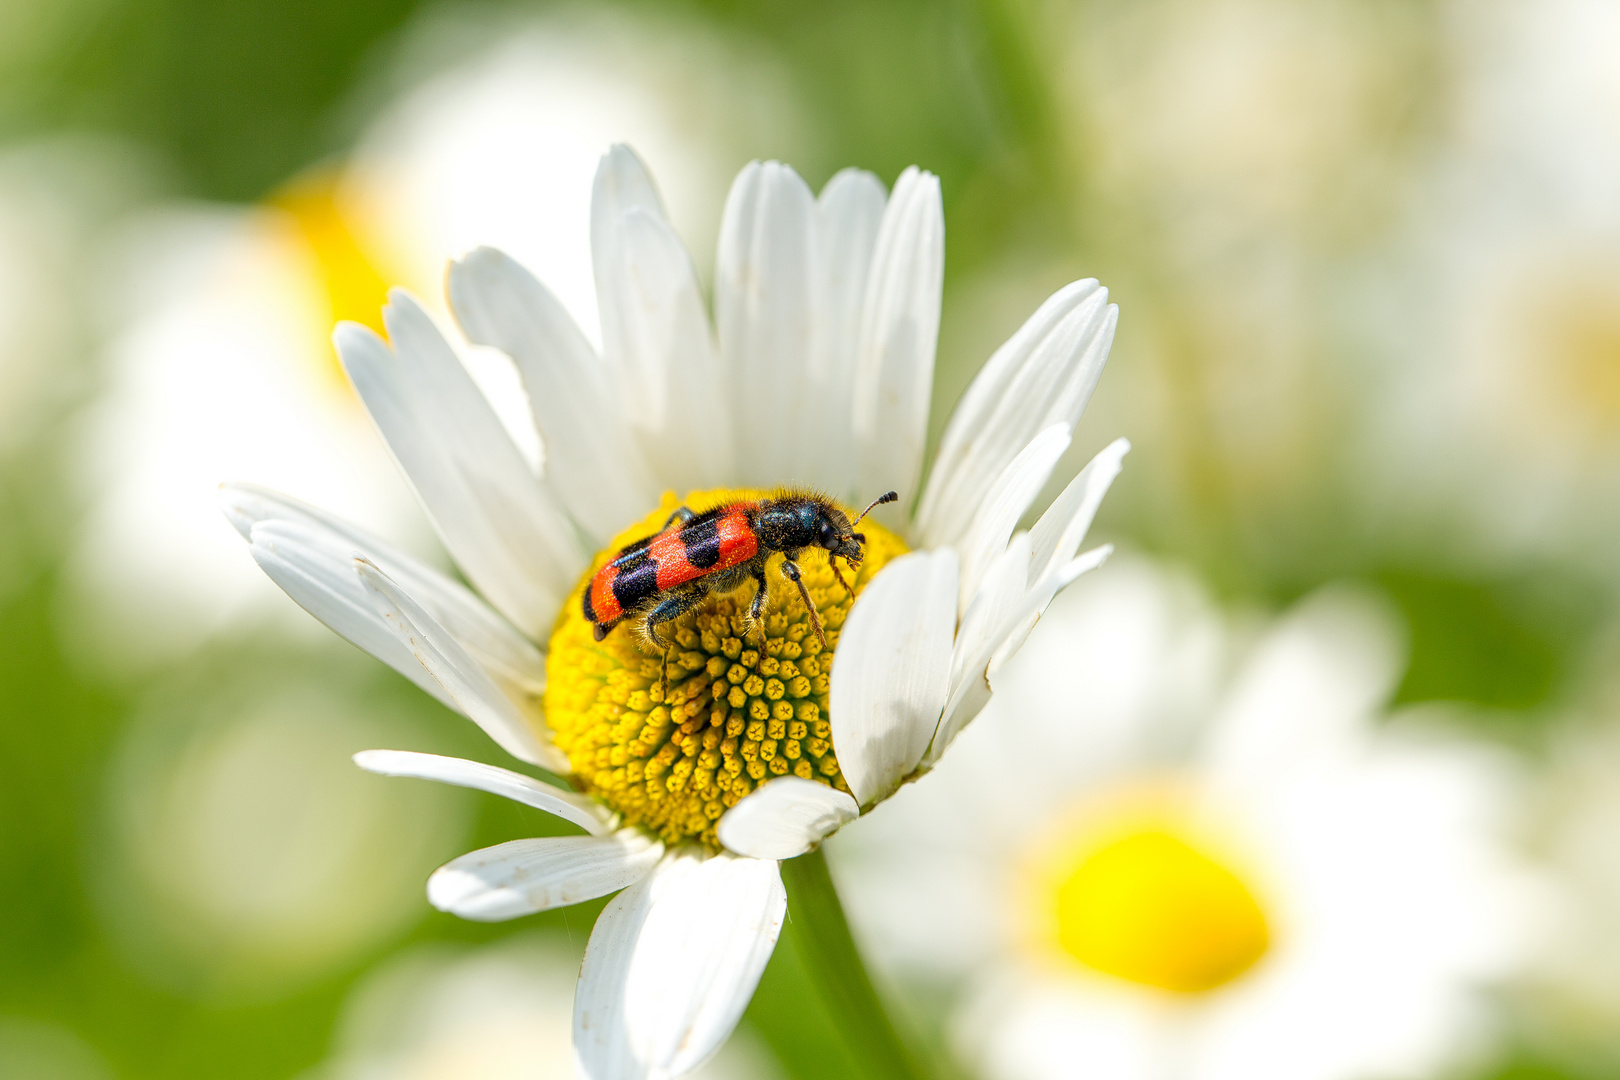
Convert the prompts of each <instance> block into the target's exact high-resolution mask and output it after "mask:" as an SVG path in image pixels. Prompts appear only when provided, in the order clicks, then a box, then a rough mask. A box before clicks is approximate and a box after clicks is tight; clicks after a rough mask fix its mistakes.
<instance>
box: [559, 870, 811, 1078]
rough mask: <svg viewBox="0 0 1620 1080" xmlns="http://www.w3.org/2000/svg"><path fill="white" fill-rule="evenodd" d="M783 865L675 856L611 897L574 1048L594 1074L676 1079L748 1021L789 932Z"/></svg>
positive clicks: (595, 933) (585, 976) (586, 972)
mask: <svg viewBox="0 0 1620 1080" xmlns="http://www.w3.org/2000/svg"><path fill="white" fill-rule="evenodd" d="M786 907H787V895H786V893H785V891H784V890H783V888H782V877H781V874H780V873H779V872H778V870H777V866H776V863H774V862H771V861H767V860H758V859H739V858H733V857H731V856H728V855H720V856H716V857H713V858H705V857H703V856H701V855H696V854H692V853H681V854H678V855H674V856H669V857H666V858H665V860H664V861H663V862H662V863H661V864H659V866H658V868H657V869H656V870H654V871H653V872H652V874H651V875H649V876H648V877H646V878H644V879H642V880H641V881H640V882H638V883H636V884H635V885H632V886H631V887H630V888H628V889H626V890H625V891H624V892H622V893H620V894H619V895H618V896H616V897H614V898H613V900H612V901H611V902H610V903H609V904H608V906H607V908H606V909H605V910H604V911H603V912H602V914H601V915H600V916H599V917H598V918H597V920H596V928H595V929H594V930H592V931H591V941H590V944H589V945H588V946H587V947H586V949H585V961H584V963H583V965H582V966H581V969H580V973H579V988H578V990H577V991H576V992H575V994H574V1052H575V1055H576V1057H577V1059H578V1062H579V1065H580V1068H581V1071H582V1072H583V1073H584V1074H585V1076H587V1077H589V1078H590V1080H644V1078H657V1080H665V1078H672V1077H677V1076H680V1075H682V1074H683V1073H686V1072H688V1071H690V1070H692V1069H694V1068H696V1067H697V1066H699V1065H701V1064H702V1063H703V1062H704V1061H705V1060H707V1059H708V1058H709V1057H710V1056H711V1055H713V1054H714V1052H715V1051H716V1050H718V1049H719V1048H720V1046H721V1044H722V1043H724V1042H725V1040H726V1038H727V1036H729V1035H730V1034H731V1032H732V1029H733V1028H735V1027H736V1026H737V1021H738V1019H740V1018H741V1016H742V1012H743V1009H744V1008H745V1007H746V1006H747V1004H748V1000H749V998H751V997H753V994H754V988H755V987H756V986H757V985H759V977H760V975H761V974H763V973H764V971H765V963H766V961H767V960H769V959H770V956H771V951H772V950H773V949H774V948H775V947H776V938H777V935H778V934H780V933H781V930H782V914H783V911H784V910H785V909H786Z"/></svg>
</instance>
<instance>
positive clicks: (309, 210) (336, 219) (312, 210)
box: [270, 172, 389, 386]
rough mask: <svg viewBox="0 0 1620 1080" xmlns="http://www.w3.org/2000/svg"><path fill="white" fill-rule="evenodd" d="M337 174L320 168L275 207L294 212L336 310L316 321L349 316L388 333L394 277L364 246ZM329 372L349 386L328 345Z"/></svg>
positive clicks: (322, 289)
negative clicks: (386, 311)
mask: <svg viewBox="0 0 1620 1080" xmlns="http://www.w3.org/2000/svg"><path fill="white" fill-rule="evenodd" d="M337 194H338V192H337V177H336V176H335V175H333V174H332V173H330V172H316V173H312V174H309V175H306V176H304V177H301V178H299V179H297V180H295V181H293V182H292V183H290V184H288V185H287V186H286V187H284V188H282V189H281V190H280V191H278V192H277V193H276V194H275V195H274V196H272V197H271V199H270V205H272V206H274V207H276V208H277V209H279V210H284V211H286V212H287V213H289V214H291V215H292V219H293V222H294V223H295V224H296V226H297V229H298V235H299V237H300V238H301V239H302V240H303V242H304V246H305V247H306V248H307V250H308V253H309V257H310V265H311V267H312V268H313V270H314V271H315V274H316V276H317V278H318V280H317V282H316V285H317V290H316V291H317V293H318V294H319V295H323V296H325V297H326V300H327V302H328V304H329V305H330V310H329V311H327V312H326V313H325V315H324V316H322V317H320V318H317V319H316V320H315V322H316V324H317V325H320V326H326V327H330V326H332V325H333V324H335V323H337V322H340V321H342V320H344V319H348V320H351V321H353V322H357V323H361V324H363V325H365V326H369V327H371V328H372V329H373V330H375V331H377V333H379V334H383V335H384V336H387V331H385V330H384V328H383V322H382V308H383V305H384V304H386V303H387V301H388V285H389V283H388V279H387V278H386V277H384V276H383V274H382V272H381V271H380V270H379V269H378V268H377V265H376V263H375V262H374V261H373V259H372V257H371V256H370V255H369V254H368V253H367V252H366V249H365V248H364V247H363V246H362V245H361V243H360V240H359V238H358V237H357V236H356V235H355V232H354V229H353V228H352V227H351V225H350V222H349V219H348V218H347V217H346V216H345V215H344V213H343V211H342V208H341V207H340V205H339V202H338V198H337ZM327 351H328V354H329V359H330V360H331V364H330V365H329V370H330V371H331V372H332V373H333V374H334V375H335V376H336V377H337V379H338V381H339V383H340V384H342V385H344V386H347V385H348V383H347V380H346V379H345V377H344V375H343V369H342V367H341V365H340V364H339V363H338V358H337V350H336V349H333V348H330V347H329V348H328V350H327Z"/></svg>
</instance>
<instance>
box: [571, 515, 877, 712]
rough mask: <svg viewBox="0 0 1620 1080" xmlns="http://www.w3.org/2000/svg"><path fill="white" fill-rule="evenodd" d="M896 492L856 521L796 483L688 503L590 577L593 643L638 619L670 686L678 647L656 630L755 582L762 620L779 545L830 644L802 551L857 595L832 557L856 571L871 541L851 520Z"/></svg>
mask: <svg viewBox="0 0 1620 1080" xmlns="http://www.w3.org/2000/svg"><path fill="white" fill-rule="evenodd" d="M899 497H900V496H899V495H898V494H897V493H896V492H893V491H890V492H886V493H884V494H883V495H880V496H879V497H878V498H876V499H874V500H873V501H872V503H871V505H870V506H868V507H867V508H866V509H865V510H862V511H861V513H860V515H859V516H858V517H856V518H855V520H854V521H850V520H849V518H848V517H847V516H846V515H845V513H844V512H843V511H842V510H840V509H839V508H838V507H837V506H836V505H835V504H834V503H833V501H832V500H831V499H829V498H827V497H826V496H824V495H819V494H816V493H815V492H810V491H800V490H796V489H781V490H778V491H775V492H773V493H772V494H771V495H770V496H769V497H767V498H763V499H758V500H754V501H751V502H734V503H728V504H726V505H724V506H717V507H715V508H714V509H712V510H705V511H704V512H703V513H701V514H698V513H693V512H692V510H691V509H690V508H688V507H685V506H683V507H681V508H679V509H678V510H676V511H675V512H674V513H673V514H671V515H670V516H669V520H668V521H666V522H664V527H663V528H662V529H660V530H659V531H658V532H656V533H654V534H653V535H652V536H649V537H646V538H644V539H641V540H637V541H635V542H634V543H632V544H628V545H626V546H625V547H623V548H621V549H619V551H618V552H617V553H616V554H615V555H614V556H613V558H612V559H610V560H608V562H607V564H606V565H604V566H603V567H602V568H601V569H600V570H598V571H597V572H596V573H595V574H594V575H593V576H592V577H591V581H590V585H589V586H588V587H587V588H586V589H585V593H584V595H583V597H581V600H580V606H581V607H582V608H583V609H584V613H585V618H586V619H587V620H588V621H589V622H590V623H591V624H592V629H593V632H594V633H595V635H596V640H597V641H601V640H602V639H603V638H605V637H607V635H608V633H609V632H610V631H612V630H613V628H614V627H615V626H617V625H618V624H619V623H621V622H623V621H625V620H627V619H630V620H638V621H639V622H640V626H641V632H642V634H643V636H644V637H645V638H646V640H647V641H648V643H649V644H651V645H652V646H653V647H654V648H657V649H660V650H662V652H663V654H664V672H663V678H662V680H661V683H660V685H661V686H662V687H663V688H664V689H665V690H667V689H668V686H669V657H670V653H671V652H672V651H673V650H674V647H675V643H674V642H673V641H665V640H664V639H663V637H662V636H660V634H659V633H658V628H659V627H660V626H662V625H663V624H665V623H667V622H669V621H670V620H672V619H676V618H679V617H680V616H681V615H684V614H685V613H686V612H688V611H690V610H692V608H694V607H696V606H697V605H698V604H699V603H700V602H701V601H702V600H703V598H704V597H706V596H708V595H709V594H710V593H727V592H731V591H733V590H734V589H738V588H741V587H742V586H743V585H744V584H745V583H747V582H748V581H750V580H752V581H753V582H754V584H755V585H756V586H757V588H756V591H755V593H754V599H753V602H752V603H750V604H749V606H748V622H749V625H750V626H753V627H757V626H759V624H760V616H761V615H762V614H763V613H764V611H765V600H766V598H767V596H768V588H767V585H766V581H765V561H766V560H767V559H769V558H770V557H771V555H772V554H773V553H775V552H778V551H780V552H781V553H782V555H783V558H782V576H783V577H785V578H787V579H788V580H789V581H791V582H793V584H795V585H797V586H798V588H799V596H800V598H802V599H803V600H804V606H805V610H806V611H808V612H809V613H810V627H811V629H812V630H814V631H815V634H816V638H817V639H818V640H819V641H820V642H821V644H822V647H823V648H825V647H826V645H827V635H826V634H825V633H824V632H823V631H822V628H821V616H820V614H819V613H818V612H817V611H816V605H815V604H814V603H813V602H812V601H811V599H810V591H809V590H808V589H806V588H805V586H804V581H803V578H802V577H801V575H800V571H799V564H798V561H797V560H798V557H799V553H800V552H801V551H803V550H804V549H805V548H807V547H819V548H823V549H825V550H826V551H827V553H828V555H827V564H828V565H829V566H831V567H832V571H833V575H834V576H835V577H837V578H838V583H839V584H840V585H842V586H843V587H844V591H845V592H847V593H849V594H850V595H851V596H853V595H854V590H853V589H852V588H851V587H850V583H849V582H847V581H845V580H844V575H843V574H842V573H840V572H839V569H838V563H837V562H836V561H835V560H837V559H843V560H844V561H845V562H846V563H848V564H849V568H850V570H851V571H854V570H856V569H858V568H859V567H860V564H861V556H862V554H863V552H864V550H865V549H864V547H863V546H862V545H864V544H865V543H866V537H865V536H864V535H863V534H861V533H858V532H856V531H855V526H856V525H858V524H860V521H861V518H864V517H865V516H866V515H867V514H869V513H871V512H872V510H873V509H874V508H875V507H878V506H882V505H883V504H884V503H892V502H895V501H896V500H898V499H899Z"/></svg>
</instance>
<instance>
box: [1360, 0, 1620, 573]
mask: <svg viewBox="0 0 1620 1080" xmlns="http://www.w3.org/2000/svg"><path fill="white" fill-rule="evenodd" d="M1448 29H1449V31H1450V33H1449V35H1448V37H1447V41H1448V42H1449V43H1450V45H1451V47H1452V51H1453V55H1452V56H1451V57H1450V60H1451V64H1452V68H1453V70H1454V71H1455V72H1456V74H1457V80H1456V84H1455V86H1454V88H1453V93H1452V95H1451V101H1452V102H1453V103H1454V108H1453V112H1452V114H1451V115H1450V116H1449V118H1448V119H1449V129H1448V131H1447V133H1446V139H1445V141H1444V142H1443V143H1442V145H1441V146H1440V148H1439V152H1438V153H1436V154H1435V155H1434V166H1433V169H1432V172H1431V175H1430V176H1429V179H1428V182H1427V184H1426V185H1425V186H1424V187H1423V188H1422V189H1421V191H1420V193H1419V196H1418V198H1417V199H1416V201H1415V203H1414V205H1413V208H1412V211H1411V218H1412V223H1411V226H1410V228H1409V230H1408V235H1407V236H1406V237H1405V239H1404V240H1403V241H1402V242H1401V243H1399V244H1398V245H1397V246H1395V247H1394V248H1393V249H1392V250H1391V252H1390V253H1389V258H1390V269H1389V270H1388V272H1386V273H1384V274H1382V275H1381V278H1380V282H1381V286H1380V289H1379V290H1377V291H1376V292H1375V294H1374V295H1373V296H1372V297H1370V299H1371V300H1372V303H1371V304H1370V305H1369V306H1368V311H1369V313H1370V314H1374V315H1378V316H1380V318H1379V322H1380V323H1381V326H1382V334H1383V337H1384V340H1383V342H1382V343H1381V351H1382V352H1383V353H1385V354H1387V356H1388V358H1389V366H1388V371H1387V373H1386V377H1387V385H1386V386H1385V388H1384V391H1383V393H1382V394H1381V396H1380V398H1379V400H1380V401H1381V403H1382V405H1383V407H1382V409H1381V411H1380V413H1379V414H1378V415H1377V416H1376V418H1375V420H1374V422H1373V423H1372V425H1370V427H1369V430H1368V433H1367V439H1366V458H1367V461H1368V462H1369V464H1370V466H1371V467H1370V468H1368V469H1367V470H1366V477H1367V481H1368V490H1367V492H1366V495H1365V498H1366V501H1367V502H1368V504H1369V505H1370V506H1372V507H1373V508H1374V511H1375V512H1376V513H1378V514H1379V515H1380V516H1389V515H1390V514H1391V511H1392V509H1394V510H1396V511H1398V512H1399V513H1400V514H1402V515H1404V516H1406V517H1408V518H1411V519H1416V520H1421V521H1424V522H1425V524H1431V525H1432V524H1433V523H1434V519H1435V517H1436V515H1437V514H1438V515H1440V516H1442V517H1443V518H1461V519H1462V520H1463V521H1465V522H1467V524H1468V528H1467V529H1465V530H1458V531H1459V532H1461V533H1463V534H1464V537H1465V539H1464V540H1463V541H1462V542H1463V543H1465V544H1470V545H1471V546H1472V547H1473V548H1474V549H1475V551H1474V553H1476V554H1482V555H1484V556H1486V557H1489V558H1494V559H1496V560H1501V559H1504V558H1512V557H1515V556H1519V555H1522V554H1524V553H1527V552H1531V553H1542V554H1548V553H1551V554H1555V555H1560V556H1566V557H1573V558H1577V559H1580V560H1583V561H1586V562H1588V563H1590V564H1592V565H1594V566H1596V567H1599V568H1602V569H1604V570H1606V571H1607V572H1608V573H1609V574H1610V575H1611V576H1613V575H1615V574H1617V573H1620V560H1617V559H1616V558H1615V556H1614V545H1613V543H1612V537H1613V534H1614V530H1615V528H1616V527H1617V526H1620V511H1617V510H1616V509H1615V508H1616V507H1617V506H1620V498H1617V496H1620V200H1617V199H1616V198H1615V196H1614V193H1615V191H1617V190H1620V74H1617V73H1620V65H1617V64H1616V63H1615V62H1614V57H1615V56H1616V55H1617V54H1620V9H1617V8H1616V7H1615V5H1614V4H1612V3H1607V2H1603V0H1552V2H1549V3H1546V4H1538V5H1534V6H1533V7H1526V6H1524V5H1521V4H1512V3H1484V4H1457V5H1454V6H1453V7H1452V9H1451V10H1450V12H1449V26H1448Z"/></svg>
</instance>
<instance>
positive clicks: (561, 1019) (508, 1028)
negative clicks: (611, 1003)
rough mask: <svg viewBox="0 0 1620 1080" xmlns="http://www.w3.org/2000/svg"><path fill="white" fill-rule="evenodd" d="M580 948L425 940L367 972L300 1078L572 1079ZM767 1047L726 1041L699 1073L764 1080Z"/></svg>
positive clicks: (707, 1077)
mask: <svg viewBox="0 0 1620 1080" xmlns="http://www.w3.org/2000/svg"><path fill="white" fill-rule="evenodd" d="M578 968H579V953H578V951H577V950H570V949H563V948H561V947H560V946H559V945H558V944H557V943H555V942H551V941H547V940H545V939H543V938H539V937H530V936H518V937H515V938H508V939H506V940H504V941H502V942H501V943H499V944H498V945H492V946H487V947H485V948H483V949H479V950H476V951H470V952H469V951H462V950H452V949H447V948H444V947H436V948H435V947H430V948H423V949H417V950H414V951H412V952H408V953H406V954H404V955H403V956H400V957H398V958H396V959H393V960H391V961H389V962H388V964H387V965H386V966H384V967H383V968H382V969H381V970H379V971H376V972H373V973H372V974H370V975H368V976H367V977H366V979H365V980H364V981H363V982H362V983H361V984H360V985H359V986H358V987H357V988H356V989H355V991H354V992H353V993H352V994H351V995H350V997H349V1000H348V1001H347V1003H346V1004H345V1005H344V1009H343V1017H342V1019H341V1020H340V1021H339V1024H338V1031H337V1035H336V1039H335V1042H336V1044H337V1049H336V1052H335V1053H334V1054H333V1056H332V1058H331V1059H330V1060H329V1061H328V1062H326V1063H325V1064H324V1065H322V1066H320V1067H318V1068H317V1069H315V1070H313V1071H312V1072H311V1073H308V1074H306V1075H305V1076H304V1077H303V1080H465V1078H468V1077H476V1078H477V1080H573V1078H574V1077H576V1076H578V1075H579V1073H578V1072H577V1070H576V1068H575V1065H574V1049H573V1039H572V1030H571V1029H572V1025H573V997H574V972H575V971H577V970H578ZM776 1073H777V1070H776V1069H775V1068H774V1066H773V1063H772V1062H771V1060H770V1056H769V1054H768V1053H767V1052H766V1051H764V1050H763V1049H762V1048H759V1047H757V1046H755V1045H754V1044H752V1043H749V1042H745V1041H740V1040H733V1041H732V1042H730V1043H728V1044H727V1045H726V1048H725V1051H724V1052H723V1053H722V1054H721V1055H720V1056H719V1057H718V1058H716V1059H715V1060H713V1061H711V1062H710V1063H709V1064H708V1065H707V1066H705V1067H704V1068H702V1069H701V1070H699V1072H698V1073H697V1074H696V1076H697V1077H698V1078H699V1080H727V1078H730V1077H737V1078H741V1077H750V1078H752V1080H770V1078H771V1077H772V1076H774V1075H776Z"/></svg>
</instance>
